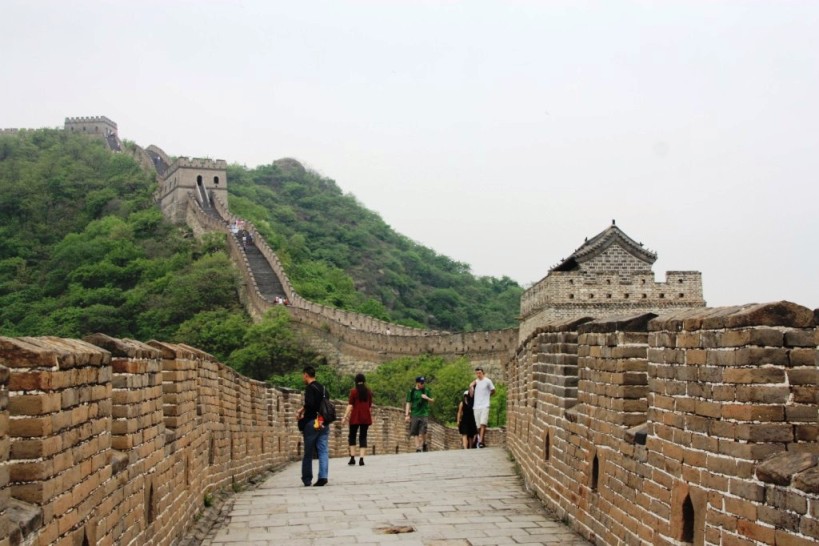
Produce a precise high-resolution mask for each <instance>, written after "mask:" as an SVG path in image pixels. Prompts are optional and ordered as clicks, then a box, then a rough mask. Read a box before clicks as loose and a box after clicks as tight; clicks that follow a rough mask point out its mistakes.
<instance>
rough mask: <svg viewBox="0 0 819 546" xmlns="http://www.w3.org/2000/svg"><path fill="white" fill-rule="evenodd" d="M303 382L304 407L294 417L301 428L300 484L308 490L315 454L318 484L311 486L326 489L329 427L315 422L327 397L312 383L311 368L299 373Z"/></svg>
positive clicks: (322, 386) (318, 419)
mask: <svg viewBox="0 0 819 546" xmlns="http://www.w3.org/2000/svg"><path fill="white" fill-rule="evenodd" d="M302 379H303V380H304V384H305V388H304V405H303V406H302V407H301V408H299V411H298V413H297V414H296V417H297V418H298V419H299V420H300V421H302V420H303V421H302V423H303V424H304V430H303V431H302V434H303V435H304V456H303V457H302V459H301V481H302V483H304V485H305V486H308V485H310V484H311V483H312V481H313V453H314V452H316V451H318V460H319V465H318V466H319V470H318V480H316V483H314V484H313V485H314V486H315V487H322V486H324V485H327V478H328V477H329V473H330V452H329V446H328V440H329V437H330V425H329V424H325V423H324V421H323V420H322V419H320V418H319V404H321V400H322V398H324V397H325V396H327V389H325V388H324V385H322V384H321V383H319V382H318V381H316V370H315V368H313V367H312V366H305V367H304V370H302Z"/></svg>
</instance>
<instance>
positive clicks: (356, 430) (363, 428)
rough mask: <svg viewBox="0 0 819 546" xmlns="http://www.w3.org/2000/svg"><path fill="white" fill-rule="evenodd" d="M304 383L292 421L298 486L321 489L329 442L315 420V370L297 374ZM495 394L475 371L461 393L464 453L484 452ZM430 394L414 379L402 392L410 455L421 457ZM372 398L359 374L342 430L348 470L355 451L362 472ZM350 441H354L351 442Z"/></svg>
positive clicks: (319, 392)
mask: <svg viewBox="0 0 819 546" xmlns="http://www.w3.org/2000/svg"><path fill="white" fill-rule="evenodd" d="M302 379H303V380H304V384H305V390H304V405H303V406H302V407H301V408H300V409H299V411H298V413H297V415H296V417H297V418H298V420H299V429H301V430H302V433H303V435H304V456H303V458H302V462H301V481H302V483H303V484H304V485H305V487H306V486H310V485H312V486H314V487H322V486H324V485H327V480H328V477H329V471H330V452H329V436H330V427H329V425H327V426H325V425H324V424H323V423H322V421H321V418H320V417H319V407H320V404H321V401H322V399H323V398H325V397H327V390H326V388H325V387H324V386H323V385H321V384H320V383H319V382H318V381H316V370H315V368H313V367H312V366H306V367H305V368H304V370H303V373H302ZM494 394H495V385H494V383H492V380H491V379H489V378H488V377H486V375H485V374H484V371H483V368H480V367H478V368H475V380H474V381H472V383H470V385H469V388H468V389H467V390H465V391H464V394H463V399H462V400H461V401H460V403H459V404H458V415H457V418H456V421H457V423H458V431H459V432H460V434H461V438H462V441H463V447H464V449H468V448H472V447H478V448H482V447H486V426H487V424H488V422H489V406H490V399H491V397H492V396H494ZM434 402H435V399H434V398H433V397H432V392H431V391H430V390H429V387H427V386H426V378H425V377H424V376H418V377H416V378H415V386H414V387H413V388H411V389H410V390H409V391H408V392H407V400H406V406H405V411H404V416H405V419H406V421H408V422H409V430H410V436H411V437H412V438H414V442H415V451H416V452H418V453H420V452H423V451H427V449H428V447H427V443H426V435H427V426H428V421H429V411H430V404H432V403H434ZM372 405H373V393H372V391H371V390H370V389H369V387H367V385H366V379H365V377H364V374H361V373H359V374H357V375H356V376H355V386H354V387H353V388H352V389H351V390H350V395H349V397H348V400H347V407H346V409H345V411H344V417H343V418H342V424H345V423H346V424H349V427H350V428H349V434H348V437H347V444H348V446H349V448H350V461H349V462H348V463H347V464H348V465H350V466H354V465H355V464H356V447H357V448H358V465H359V466H364V455H365V454H366V451H367V430H368V429H369V427H370V425H371V424H372V422H373V418H372V412H371V408H372ZM356 438H357V439H358V441H357V442H356ZM315 452H317V453H318V460H319V468H318V480H316V483H312V482H313V453H315Z"/></svg>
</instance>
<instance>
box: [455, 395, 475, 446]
mask: <svg viewBox="0 0 819 546" xmlns="http://www.w3.org/2000/svg"><path fill="white" fill-rule="evenodd" d="M473 404H474V400H473V398H472V397H471V396H470V395H469V391H468V390H466V391H464V396H463V399H462V400H461V402H460V403H459V404H458V416H457V417H456V418H455V422H456V423H458V432H460V433H461V439H462V442H463V445H464V449H469V448H471V447H474V445H475V444H474V442H475V436H476V435H477V434H478V427H477V426H476V425H475V415H473V413H472V405H473Z"/></svg>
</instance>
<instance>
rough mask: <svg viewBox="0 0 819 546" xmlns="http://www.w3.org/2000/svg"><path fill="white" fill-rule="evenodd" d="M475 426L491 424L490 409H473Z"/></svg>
mask: <svg viewBox="0 0 819 546" xmlns="http://www.w3.org/2000/svg"><path fill="white" fill-rule="evenodd" d="M472 413H473V414H475V424H476V425H478V426H481V425H486V424H489V408H480V409H473V410H472Z"/></svg>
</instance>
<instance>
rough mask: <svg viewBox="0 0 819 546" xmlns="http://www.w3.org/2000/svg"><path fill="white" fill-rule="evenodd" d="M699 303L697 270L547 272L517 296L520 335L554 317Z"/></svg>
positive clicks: (701, 304)
mask: <svg viewBox="0 0 819 546" xmlns="http://www.w3.org/2000/svg"><path fill="white" fill-rule="evenodd" d="M593 263H597V262H593ZM704 306H705V300H704V299H703V294H702V274H701V273H700V272H698V271H668V272H666V280H665V282H657V281H655V280H654V275H653V273H652V272H651V271H643V272H641V273H635V274H633V275H624V274H618V273H612V272H602V273H599V274H598V273H588V272H582V273H581V272H574V271H551V272H549V275H548V276H547V277H545V278H544V279H542V280H541V281H539V282H538V283H536V284H535V285H534V286H532V287H531V288H529V289H528V290H526V291H525V292H524V293H523V296H522V297H521V303H520V308H521V311H520V312H521V317H522V322H521V325H520V340H523V339H525V338H526V337H527V336H529V334H531V333H532V332H533V331H534V330H535V329H536V328H537V327H538V326H540V325H541V324H546V323H549V322H552V321H554V320H556V319H557V320H567V319H575V318H580V317H583V316H604V315H608V316H611V315H614V314H628V313H631V314H636V313H639V312H649V311H652V312H655V313H659V312H667V311H668V310H673V309H687V308H694V307H704Z"/></svg>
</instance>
